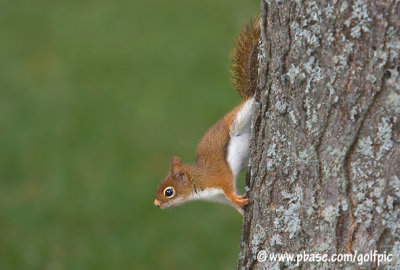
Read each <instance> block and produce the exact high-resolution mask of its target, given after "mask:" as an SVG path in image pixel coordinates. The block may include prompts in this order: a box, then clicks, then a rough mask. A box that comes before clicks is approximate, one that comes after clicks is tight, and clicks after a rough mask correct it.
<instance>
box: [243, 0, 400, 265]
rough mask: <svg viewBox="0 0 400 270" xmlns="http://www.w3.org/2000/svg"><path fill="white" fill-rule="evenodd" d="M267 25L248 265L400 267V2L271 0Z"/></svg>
mask: <svg viewBox="0 0 400 270" xmlns="http://www.w3.org/2000/svg"><path fill="white" fill-rule="evenodd" d="M261 24H262V37H261V45H260V48H259V76H258V77H259V78H258V91H257V94H256V103H255V112H254V117H253V123H252V139H251V157H250V165H249V171H248V175H247V186H248V189H249V190H248V194H249V197H250V204H249V206H248V207H247V209H246V214H245V217H244V220H243V227H242V235H241V244H240V247H241V252H240V254H239V264H238V269H279V268H290V269H291V268H296V267H299V268H300V269H309V268H315V269H332V268H348V269H355V268H357V269H358V268H361V269H371V268H375V267H376V268H379V269H381V268H382V269H387V268H388V267H389V266H391V267H392V269H400V76H399V72H400V61H399V59H400V1H398V0H397V1H390V0H369V1H368V0H354V1H351V0H347V1H323V0H315V1H299V0H297V1H281V0H276V1H273V0H269V1H265V2H263V3H262V15H261ZM375 250H376V251H377V253H379V254H385V255H389V254H392V257H387V259H390V258H391V261H390V262H389V261H386V262H380V266H379V267H378V264H377V261H376V259H377V257H375V262H373V261H372V262H371V261H364V262H363V263H362V265H360V261H359V260H358V259H359V258H360V257H359V256H358V258H357V259H356V261H355V262H332V261H330V262H329V261H324V262H323V261H320V262H303V261H299V262H298V263H299V266H297V263H296V262H295V261H292V262H288V261H286V262H272V261H270V259H269V254H278V253H283V254H284V253H288V254H295V255H296V254H303V252H304V254H321V255H322V254H327V255H328V258H331V257H330V256H331V255H332V254H355V255H357V254H358V255H359V254H363V255H365V254H369V253H370V251H372V252H374V251H375ZM260 251H265V254H267V257H266V260H265V261H263V260H264V258H262V256H261V257H259V260H257V255H259V256H260V254H259V252H260ZM363 258H364V260H365V259H366V257H365V256H364V257H363ZM338 259H339V258H338Z"/></svg>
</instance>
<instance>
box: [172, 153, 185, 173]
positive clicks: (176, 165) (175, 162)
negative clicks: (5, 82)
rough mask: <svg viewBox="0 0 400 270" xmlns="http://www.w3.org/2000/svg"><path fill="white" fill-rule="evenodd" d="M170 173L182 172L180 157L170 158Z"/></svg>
mask: <svg viewBox="0 0 400 270" xmlns="http://www.w3.org/2000/svg"><path fill="white" fill-rule="evenodd" d="M171 173H172V175H179V174H182V173H183V164H182V160H181V159H180V158H178V157H173V158H172V159H171Z"/></svg>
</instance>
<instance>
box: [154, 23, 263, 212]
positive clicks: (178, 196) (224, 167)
mask: <svg viewBox="0 0 400 270" xmlns="http://www.w3.org/2000/svg"><path fill="white" fill-rule="evenodd" d="M259 36H260V25H259V20H256V21H254V20H253V21H251V22H250V23H249V24H247V25H246V26H245V27H244V28H243V29H242V31H241V32H240V34H239V37H238V39H237V41H236V45H235V48H234V50H233V54H232V59H233V66H232V81H233V85H234V87H235V89H236V91H237V92H238V93H239V95H240V96H241V97H242V99H243V100H244V101H246V100H247V99H248V98H250V97H252V96H253V95H254V92H255V89H256V80H257V46H258V41H259ZM243 103H244V102H242V103H241V104H239V105H238V106H236V107H235V108H234V109H233V110H232V111H230V112H229V113H227V114H226V115H225V116H224V117H223V118H221V119H220V120H219V121H218V122H217V123H215V124H214V125H213V126H212V127H211V128H210V129H209V130H208V131H207V132H206V133H205V134H204V136H203V138H202V139H201V140H200V142H199V144H198V146H197V153H196V162H195V163H193V164H183V163H182V161H181V159H180V158H177V157H174V158H172V160H171V169H170V172H169V173H168V175H167V176H166V177H164V179H163V180H162V181H161V183H160V185H159V186H158V188H157V192H156V198H155V201H154V204H155V205H156V206H158V207H161V208H168V207H174V206H177V205H180V204H182V203H184V202H185V201H187V200H188V198H189V197H190V196H191V195H192V194H193V193H194V192H196V193H197V192H199V191H201V190H204V189H207V188H221V189H222V191H223V192H224V194H225V196H226V197H227V198H228V199H229V200H230V201H231V202H232V203H233V205H234V206H235V208H237V209H238V210H240V209H241V208H243V206H245V205H247V203H248V200H249V199H247V198H245V197H244V195H237V194H236V186H235V185H236V183H235V181H234V176H233V173H232V171H231V169H230V166H229V164H228V163H227V161H226V158H227V147H228V144H229V140H230V135H229V131H230V130H231V128H232V122H233V120H234V119H235V116H236V114H237V112H238V110H239V109H240V108H241V106H242V105H243ZM167 187H171V188H173V189H174V196H172V197H170V198H167V197H166V196H165V194H164V190H165V189H166V188H167Z"/></svg>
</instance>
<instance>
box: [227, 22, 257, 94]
mask: <svg viewBox="0 0 400 270" xmlns="http://www.w3.org/2000/svg"><path fill="white" fill-rule="evenodd" d="M260 32H261V30H260V20H259V19H253V20H251V21H250V22H249V23H248V24H247V25H245V26H244V27H243V28H242V31H241V32H240V33H239V36H238V38H237V40H236V44H235V47H234V49H233V52H232V61H233V65H232V69H231V73H232V84H233V86H234V88H235V90H236V92H238V93H239V95H240V97H241V98H242V99H243V100H245V99H247V98H249V97H252V96H253V94H254V89H256V87H257V75H258V74H257V72H258V59H257V55H258V50H257V46H258V43H259V39H260Z"/></svg>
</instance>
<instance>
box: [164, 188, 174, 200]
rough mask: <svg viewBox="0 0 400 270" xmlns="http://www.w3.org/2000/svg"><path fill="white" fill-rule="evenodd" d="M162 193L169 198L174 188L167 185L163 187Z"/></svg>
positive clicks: (172, 194)
mask: <svg viewBox="0 0 400 270" xmlns="http://www.w3.org/2000/svg"><path fill="white" fill-rule="evenodd" d="M164 195H165V197H167V198H171V197H172V196H174V189H173V188H172V187H167V188H166V189H164Z"/></svg>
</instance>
